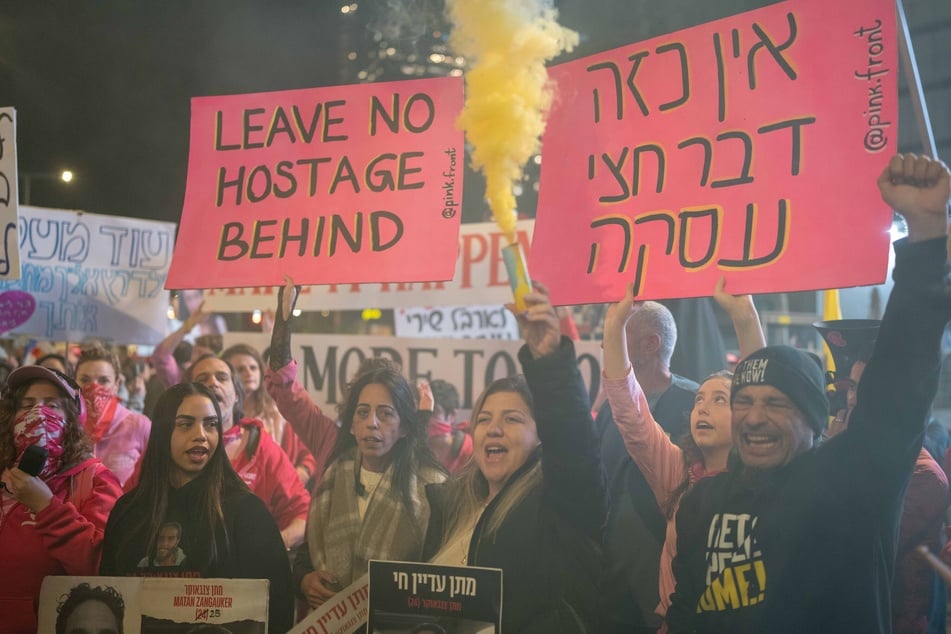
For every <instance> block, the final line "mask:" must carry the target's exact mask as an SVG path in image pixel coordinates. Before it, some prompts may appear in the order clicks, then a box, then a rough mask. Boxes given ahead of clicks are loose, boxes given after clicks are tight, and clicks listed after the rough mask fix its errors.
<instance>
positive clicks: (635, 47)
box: [529, 0, 898, 305]
mask: <svg viewBox="0 0 951 634" xmlns="http://www.w3.org/2000/svg"><path fill="white" fill-rule="evenodd" d="M896 64H897V41H896V37H895V3H894V2H891V1H890V0H863V1H862V2H828V1H826V0H790V1H789V2H780V3H777V4H773V5H770V6H768V7H765V8H762V9H757V10H755V11H750V12H748V13H743V14H740V15H737V16H734V17H731V18H726V19H723V20H718V21H715V22H711V23H708V24H702V25H700V26H696V27H693V28H690V29H686V30H683V31H679V32H676V33H673V34H670V35H665V36H661V37H657V38H653V39H650V40H647V41H644V42H640V43H637V44H631V45H629V46H625V47H621V48H618V49H614V50H611V51H607V52H604V53H599V54H597V55H592V56H589V57H585V58H582V59H578V60H574V61H571V62H568V63H565V64H562V65H558V66H555V67H553V68H552V69H551V77H552V81H553V83H554V84H555V91H556V97H555V101H554V104H553V107H552V111H551V114H550V116H549V120H548V126H547V128H546V131H545V135H544V138H543V141H542V143H543V147H544V151H543V154H544V162H543V163H542V171H541V184H540V192H539V203H538V214H537V216H536V221H535V234H534V241H533V243H532V254H531V259H530V263H529V264H530V266H529V269H530V270H531V271H532V275H533V277H537V278H538V279H543V280H545V281H546V283H547V284H548V285H549V288H550V290H551V298H552V301H553V302H554V303H555V304H558V305H561V304H583V303H594V302H605V301H616V300H617V299H619V298H621V297H623V295H624V289H625V287H626V285H627V284H628V283H629V282H634V283H635V285H636V287H637V288H636V290H637V293H638V296H639V297H640V298H642V299H652V298H653V299H662V298H671V297H698V296H705V295H709V294H710V293H711V292H712V290H713V288H714V285H715V283H716V280H717V279H718V278H719V277H720V276H723V275H725V276H726V278H727V284H728V288H730V289H732V290H731V291H730V292H732V293H751V292H752V293H759V292H779V291H800V290H812V289H823V288H841V287H846V286H855V285H865V284H873V283H880V282H881V281H882V280H883V279H884V277H885V271H886V266H887V262H888V242H889V235H888V229H889V226H890V223H891V219H892V214H891V210H889V209H888V207H887V205H885V203H884V202H883V201H882V200H881V197H880V195H879V192H878V188H877V186H876V180H877V178H878V176H879V174H880V173H881V172H882V170H883V169H884V167H885V166H886V165H887V163H888V160H889V158H890V156H891V155H892V154H893V153H895V152H897V151H898V90H897V75H898V69H897V65H896Z"/></svg>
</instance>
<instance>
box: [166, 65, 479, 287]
mask: <svg viewBox="0 0 951 634" xmlns="http://www.w3.org/2000/svg"><path fill="white" fill-rule="evenodd" d="M462 99H463V93H462V79H461V78H458V77H444V78H435V79H419V80H410V81H401V82H384V83H374V84H354V85H349V86H334V87H330V88H313V89H308V90H290V91H284V92H269V93H257V94H250V95H232V96H226V97H201V98H196V99H193V100H192V120H191V149H190V154H189V159H188V181H187V184H186V188H185V205H184V209H183V210H182V221H181V225H180V233H179V236H178V242H177V245H178V248H177V249H176V251H175V260H174V262H173V263H172V268H171V270H170V271H169V276H168V284H167V288H170V289H182V288H237V287H247V286H260V285H269V284H271V285H273V284H280V283H282V281H283V275H284V274H285V273H286V274H290V275H291V276H293V277H294V279H295V280H296V281H297V282H300V283H302V284H331V283H351V282H421V281H437V280H448V279H450V278H451V277H452V269H453V264H454V262H455V258H456V240H457V237H458V233H459V222H460V213H459V212H460V210H461V203H462V172H463V170H462V166H463V165H462V160H463V137H462V132H461V131H460V130H457V129H456V128H455V118H456V116H457V115H458V113H459V111H460V109H461V108H462Z"/></svg>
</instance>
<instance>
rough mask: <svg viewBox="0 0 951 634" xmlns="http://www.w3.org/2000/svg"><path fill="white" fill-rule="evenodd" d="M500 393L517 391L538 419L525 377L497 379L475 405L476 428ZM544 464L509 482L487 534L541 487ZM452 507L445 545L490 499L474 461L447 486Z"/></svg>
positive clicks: (449, 508) (490, 533)
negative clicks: (496, 395)
mask: <svg viewBox="0 0 951 634" xmlns="http://www.w3.org/2000/svg"><path fill="white" fill-rule="evenodd" d="M499 392H514V393H515V394H517V395H518V396H520V397H521V398H522V400H523V401H525V405H526V406H527V407H528V411H529V414H531V416H532V418H533V419H534V418H535V399H534V398H533V396H532V392H531V390H530V389H529V388H528V383H527V382H526V381H525V377H523V376H522V375H517V376H511V377H506V378H503V379H496V380H495V381H493V382H492V383H490V384H489V385H488V386H487V387H486V388H485V390H483V392H482V394H480V395H479V398H477V399H476V402H475V403H474V404H473V406H472V418H471V420H472V421H473V425H474V426H475V425H478V422H476V421H478V419H479V414H480V413H481V412H482V409H483V408H484V407H485V402H486V401H487V400H488V398H489V397H490V396H492V395H493V394H497V393H499ZM541 483H542V469H541V461H540V460H539V461H537V462H536V463H535V464H534V465H533V466H532V467H531V469H529V470H528V472H527V473H524V474H523V475H521V476H520V477H519V478H518V479H517V480H515V481H514V482H513V481H510V482H508V483H506V486H505V487H503V489H502V491H501V492H500V493H499V496H500V497H499V501H498V502H497V503H496V507H495V511H494V512H493V513H492V516H491V518H490V519H489V522H488V523H487V524H486V528H485V534H486V535H488V536H492V535H494V534H495V532H496V531H497V530H498V529H499V527H500V526H502V523H503V522H504V521H505V518H506V517H507V516H508V514H509V513H510V512H511V511H512V509H513V508H515V507H516V506H517V505H518V504H519V502H521V501H522V500H523V499H524V498H525V496H526V495H528V493H529V491H531V490H532V489H533V488H535V487H536V486H541ZM447 491H448V492H449V493H448V495H447V499H448V507H447V509H446V511H447V512H446V517H447V518H448V520H447V522H446V523H445V525H444V527H443V541H442V543H443V544H448V543H451V542H452V541H453V540H454V538H455V536H456V534H457V533H459V532H460V531H464V530H466V529H467V528H468V527H470V526H471V525H472V520H473V519H474V518H475V516H476V515H477V514H478V513H479V512H480V511H481V509H482V507H483V505H484V504H485V501H486V500H487V499H488V497H489V483H488V481H487V480H486V479H485V476H484V475H482V471H481V469H479V465H478V463H477V462H476V461H475V460H474V459H473V460H470V461H469V462H468V463H467V464H466V466H465V467H463V468H462V469H461V470H460V471H459V472H458V473H457V474H456V475H455V476H453V478H452V479H451V480H450V481H449V482H448V484H447Z"/></svg>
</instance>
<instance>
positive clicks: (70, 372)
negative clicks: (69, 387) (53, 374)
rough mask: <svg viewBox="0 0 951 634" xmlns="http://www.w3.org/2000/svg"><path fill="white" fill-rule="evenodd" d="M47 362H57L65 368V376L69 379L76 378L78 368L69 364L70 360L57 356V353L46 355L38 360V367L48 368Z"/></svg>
mask: <svg viewBox="0 0 951 634" xmlns="http://www.w3.org/2000/svg"><path fill="white" fill-rule="evenodd" d="M47 361H56V362H57V363H58V364H60V365H61V366H63V374H65V375H66V376H68V377H69V378H74V377H75V376H76V368H74V367H73V364H72V363H70V362H69V359H67V358H66V357H64V356H63V355H61V354H56V353H55V352H51V353H50V354H44V355H43V356H42V357H40V358H39V359H37V360H36V365H42V366H43V367H44V368H45V367H48V366H46V365H45V363H46V362H47Z"/></svg>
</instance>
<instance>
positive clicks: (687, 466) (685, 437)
mask: <svg viewBox="0 0 951 634" xmlns="http://www.w3.org/2000/svg"><path fill="white" fill-rule="evenodd" d="M714 379H721V380H724V381H726V382H727V385H729V384H730V383H732V381H733V373H732V372H730V371H729V370H719V371H717V372H714V373H713V374H710V375H709V376H707V378H705V379H704V380H703V381H701V382H700V387H701V388H702V387H703V386H704V384H706V383H707V381H712V380H714ZM695 407H696V406H695ZM691 411H692V410H691ZM676 444H677V446H678V447H680V450H681V451H682V452H683V456H684V477H683V480H682V481H681V482H680V484H678V485H677V487H676V488H675V489H674V490H673V491H671V492H670V496H668V498H667V501H666V502H665V503H664V506H663V509H662V510H663V511H664V516H665V517H666V518H667V519H672V518H673V517H674V513H676V512H677V506H678V505H679V504H680V498H682V497H683V496H684V494H685V493H686V492H687V490H688V489H689V488H690V486H691V485H692V484H693V483H692V482H691V481H690V470H691V469H692V468H693V467H694V465H698V464H700V465H702V464H704V463H705V461H704V457H703V451H702V450H701V449H700V447H698V446H697V443H696V442H695V441H694V439H693V433H692V430H691V429H690V426H689V425H688V427H687V431H686V432H684V433H683V434H682V435H681V436H680V437H679V438H677V439H676Z"/></svg>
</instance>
